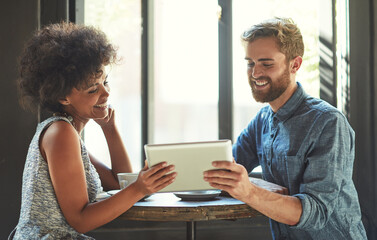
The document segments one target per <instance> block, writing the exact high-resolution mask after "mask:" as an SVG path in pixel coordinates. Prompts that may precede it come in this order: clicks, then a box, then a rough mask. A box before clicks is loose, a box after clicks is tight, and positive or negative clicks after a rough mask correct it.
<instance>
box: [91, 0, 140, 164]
mask: <svg viewBox="0 0 377 240" xmlns="http://www.w3.org/2000/svg"><path fill="white" fill-rule="evenodd" d="M84 15H85V19H84V22H85V24H86V25H92V26H95V27H98V28H100V29H101V30H102V31H104V32H105V33H106V35H107V36H108V38H109V40H110V41H111V42H112V43H113V44H114V45H116V46H118V54H119V56H120V57H121V58H122V61H121V62H120V63H119V64H118V65H114V66H113V67H112V68H111V69H109V70H108V74H109V77H108V79H109V85H110V89H111V90H110V91H111V94H110V99H109V100H110V104H111V105H113V106H114V108H115V110H116V112H115V114H116V115H115V116H116V123H117V125H118V128H119V130H120V134H121V136H122V138H123V142H124V144H125V145H126V148H127V151H128V154H129V156H130V158H131V160H132V166H133V169H134V170H135V171H138V170H140V168H141V154H140V152H141V149H140V143H141V97H140V96H141V90H140V89H141V81H140V79H141V76H140V75H141V70H140V69H141V31H142V29H141V3H140V0H109V1H103V0H91V1H85V14H84ZM101 136H102V137H101ZM85 142H86V145H87V147H88V149H89V150H90V151H91V152H92V153H93V154H94V155H95V156H97V157H98V159H100V160H101V161H103V162H104V163H105V164H107V165H109V164H110V158H109V154H108V149H107V147H106V146H107V145H106V140H105V137H104V136H103V134H102V130H101V129H100V127H99V126H98V125H97V124H96V123H95V122H94V121H90V122H89V123H88V124H87V126H86V127H85Z"/></svg>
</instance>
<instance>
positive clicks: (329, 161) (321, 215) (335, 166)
mask: <svg viewBox="0 0 377 240" xmlns="http://www.w3.org/2000/svg"><path fill="white" fill-rule="evenodd" d="M308 144H309V146H308V151H307V152H306V153H305V154H303V156H302V157H303V158H305V159H304V162H305V166H306V167H305V171H304V173H303V175H302V181H301V183H300V186H299V193H297V194H294V195H293V196H295V197H297V198H299V199H300V201H301V204H302V214H301V217H300V221H299V223H298V224H297V225H296V226H291V228H296V229H312V230H319V229H321V228H323V227H324V226H325V225H326V223H327V222H328V219H329V216H330V215H331V214H332V213H333V211H334V209H336V208H338V209H337V211H338V212H339V211H342V210H341V209H342V208H344V207H345V206H346V204H345V205H344V203H340V202H339V194H341V192H342V191H341V189H342V187H343V185H344V182H345V181H347V180H348V179H352V164H353V158H354V146H353V145H354V132H353V130H352V129H351V128H350V127H349V125H348V122H347V121H346V119H345V117H344V116H343V115H342V114H340V113H338V112H335V111H332V112H325V113H323V114H321V115H320V116H319V117H318V118H317V119H316V120H315V122H314V124H313V128H312V129H311V134H310V141H308ZM340 205H341V206H340ZM344 209H346V208H344ZM344 211H346V210H344Z"/></svg>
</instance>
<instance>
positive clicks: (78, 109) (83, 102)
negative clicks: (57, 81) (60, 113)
mask: <svg viewBox="0 0 377 240" xmlns="http://www.w3.org/2000/svg"><path fill="white" fill-rule="evenodd" d="M101 70H102V75H101V76H100V77H99V78H97V79H95V80H94V81H93V83H92V84H91V85H90V86H88V87H84V88H82V89H77V88H73V89H72V91H71V93H70V94H69V95H68V96H66V98H65V99H64V100H62V102H61V103H62V104H63V106H64V111H65V112H66V113H67V114H69V115H71V116H72V117H73V118H77V119H78V120H80V121H82V122H87V121H89V119H98V118H104V117H106V116H107V114H108V103H107V100H108V97H109V92H110V87H109V85H108V82H107V74H106V72H105V67H104V66H102V68H101Z"/></svg>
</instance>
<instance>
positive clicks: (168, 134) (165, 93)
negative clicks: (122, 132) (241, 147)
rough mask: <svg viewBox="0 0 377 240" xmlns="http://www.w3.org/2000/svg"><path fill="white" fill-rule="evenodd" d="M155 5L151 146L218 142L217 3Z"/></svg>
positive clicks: (166, 1) (172, 0)
mask: <svg viewBox="0 0 377 240" xmlns="http://www.w3.org/2000/svg"><path fill="white" fill-rule="evenodd" d="M154 2H155V3H154V21H153V24H154V39H153V40H152V41H153V44H154V53H153V54H154V70H153V73H154V75H153V80H154V89H153V90H154V91H153V90H152V91H153V92H152V95H151V97H152V99H153V101H152V102H153V104H154V106H150V107H152V108H153V111H152V114H151V115H150V118H149V119H150V120H152V121H153V123H152V124H151V126H152V127H151V129H150V130H149V133H150V136H149V141H150V142H151V143H166V142H188V141H200V140H213V139H217V138H218V124H217V122H218V119H217V115H218V112H217V103H218V54H217V53H218V44H217V43H218V23H217V15H216V14H217V0H206V1H203V0H190V1H186V0H156V1H154ZM198 6H200V7H198Z"/></svg>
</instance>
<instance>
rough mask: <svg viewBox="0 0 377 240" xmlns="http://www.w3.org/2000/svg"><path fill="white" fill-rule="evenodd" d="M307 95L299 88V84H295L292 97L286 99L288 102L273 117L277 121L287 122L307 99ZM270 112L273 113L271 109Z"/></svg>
mask: <svg viewBox="0 0 377 240" xmlns="http://www.w3.org/2000/svg"><path fill="white" fill-rule="evenodd" d="M307 96H308V95H307V94H306V93H305V91H304V89H303V88H302V86H301V83H299V82H297V89H296V91H295V92H294V93H293V95H292V96H291V97H290V98H289V99H288V101H287V102H286V103H285V104H284V105H283V106H282V107H281V108H280V109H279V110H278V111H277V112H276V113H275V114H273V115H275V117H276V118H277V119H278V120H279V121H282V122H283V121H285V120H287V119H288V118H289V117H290V116H291V115H292V114H293V113H294V112H295V111H296V110H297V108H298V107H299V106H300V104H301V103H302V101H303V100H304V99H305V98H306V97H307ZM270 111H271V112H272V113H273V111H272V109H271V107H270Z"/></svg>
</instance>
